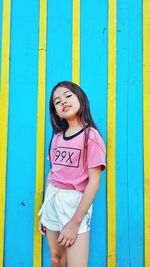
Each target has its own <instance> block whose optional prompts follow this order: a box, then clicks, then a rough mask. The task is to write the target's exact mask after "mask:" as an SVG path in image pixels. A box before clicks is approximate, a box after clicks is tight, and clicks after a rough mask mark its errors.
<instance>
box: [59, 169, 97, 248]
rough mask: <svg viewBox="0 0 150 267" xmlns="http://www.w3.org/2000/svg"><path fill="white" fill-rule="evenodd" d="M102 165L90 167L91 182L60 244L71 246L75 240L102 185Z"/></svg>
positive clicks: (64, 229) (62, 233)
mask: <svg viewBox="0 0 150 267" xmlns="http://www.w3.org/2000/svg"><path fill="white" fill-rule="evenodd" d="M100 178H101V166H98V167H95V168H90V169H89V182H88V184H87V186H86V188H85V191H84V193H83V195H82V198H81V201H80V204H79V206H78V208H77V210H76V212H75V214H74V215H73V217H72V219H71V220H70V221H69V222H68V223H67V224H66V225H65V226H64V228H63V230H62V232H61V233H60V236H59V238H58V242H59V243H60V245H63V246H69V245H72V244H73V243H74V242H75V239H76V237H77V233H78V228H79V226H80V223H81V222H82V220H83V218H84V216H85V214H86V212H87V210H88V209H89V208H90V206H91V204H92V202H93V200H94V197H95V195H96V193H97V191H98V188H99V186H100Z"/></svg>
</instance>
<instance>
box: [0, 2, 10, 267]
mask: <svg viewBox="0 0 150 267" xmlns="http://www.w3.org/2000/svg"><path fill="white" fill-rule="evenodd" d="M10 6H11V2H10V0H5V1H3V22H2V23H3V26H2V65H1V85H0V216H1V222H0V266H3V256H4V225H5V187H6V161H7V133H8V105H9V53H10Z"/></svg>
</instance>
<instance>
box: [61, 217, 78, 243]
mask: <svg viewBox="0 0 150 267" xmlns="http://www.w3.org/2000/svg"><path fill="white" fill-rule="evenodd" d="M78 229H79V225H78V224H76V223H75V222H74V221H73V220H70V221H69V222H68V223H67V224H66V225H65V226H64V228H63V229H62V231H61V232H60V235H59V237H58V239H57V242H58V243H59V244H60V245H61V246H64V247H70V246H72V245H73V244H74V242H75V240H76V238H77V234H78Z"/></svg>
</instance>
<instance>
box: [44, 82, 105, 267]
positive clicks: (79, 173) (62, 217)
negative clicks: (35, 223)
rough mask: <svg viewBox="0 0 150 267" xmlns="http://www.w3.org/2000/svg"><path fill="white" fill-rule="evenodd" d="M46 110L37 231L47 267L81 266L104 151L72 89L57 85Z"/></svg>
mask: <svg viewBox="0 0 150 267" xmlns="http://www.w3.org/2000/svg"><path fill="white" fill-rule="evenodd" d="M49 110H50V117H51V124H52V128H53V135H52V139H51V142H50V148H49V160H50V163H51V171H50V173H49V174H48V178H47V183H46V193H45V199H44V203H43V205H42V208H41V210H40V212H39V216H40V215H41V219H40V222H39V230H40V232H41V234H42V235H46V237H47V240H48V244H49V248H50V254H51V266H52V267H66V264H68V267H87V266H88V249H89V230H90V222H91V214H92V203H93V200H94V197H95V195H96V192H97V190H98V188H99V185H100V176H101V171H102V170H104V169H105V168H106V164H105V154H106V149H105V145H104V142H103V140H102V137H101V135H100V133H99V132H98V130H97V128H96V126H95V123H94V122H93V119H92V117H91V113H90V108H89V102H88V99H87V96H86V94H85V93H84V92H83V90H82V89H81V88H80V87H79V86H78V85H77V84H75V83H73V82H66V81H65V82H60V83H58V84H57V85H56V86H55V87H54V88H53V90H52V93H51V98H50V104H49ZM54 134H55V135H54Z"/></svg>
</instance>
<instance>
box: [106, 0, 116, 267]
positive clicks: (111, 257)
mask: <svg viewBox="0 0 150 267" xmlns="http://www.w3.org/2000/svg"><path fill="white" fill-rule="evenodd" d="M108 16H109V17H108V29H109V33H108V136H107V144H108V148H107V155H108V167H107V201H108V258H107V266H108V267H114V266H116V180H115V177H116V173H115V172H116V160H115V158H116V151H115V149H116V131H115V127H116V1H115V0H109V14H108Z"/></svg>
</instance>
